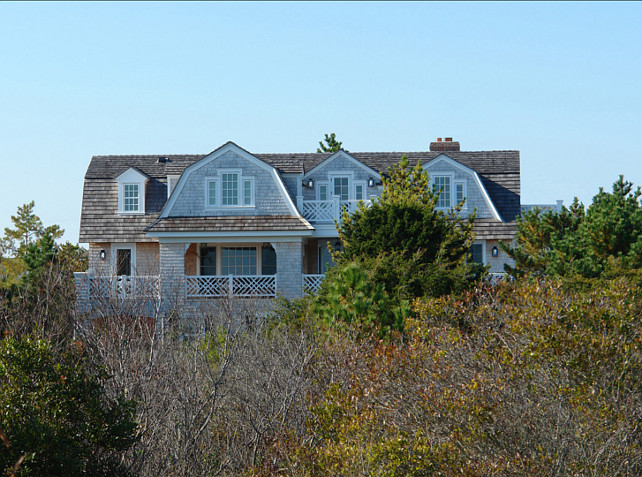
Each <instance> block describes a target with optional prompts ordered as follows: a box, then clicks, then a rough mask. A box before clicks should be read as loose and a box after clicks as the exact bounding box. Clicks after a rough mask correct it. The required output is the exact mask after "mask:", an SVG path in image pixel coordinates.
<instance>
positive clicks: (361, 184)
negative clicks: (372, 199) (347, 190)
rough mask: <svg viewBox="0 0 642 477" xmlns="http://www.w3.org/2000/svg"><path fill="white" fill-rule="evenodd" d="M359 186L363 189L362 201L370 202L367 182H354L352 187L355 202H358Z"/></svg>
mask: <svg viewBox="0 0 642 477" xmlns="http://www.w3.org/2000/svg"><path fill="white" fill-rule="evenodd" d="M357 186H361V187H363V193H362V196H363V197H362V198H361V200H368V183H367V182H366V181H353V186H352V197H353V199H354V200H357Z"/></svg>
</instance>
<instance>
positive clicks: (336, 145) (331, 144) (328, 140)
mask: <svg viewBox="0 0 642 477" xmlns="http://www.w3.org/2000/svg"><path fill="white" fill-rule="evenodd" d="M324 141H325V144H324V143H323V141H319V147H318V148H317V152H337V151H338V150H340V149H341V145H342V144H343V143H342V142H341V141H337V137H336V135H335V134H334V133H330V134H326V135H325V139H324Z"/></svg>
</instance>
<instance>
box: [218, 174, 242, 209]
mask: <svg viewBox="0 0 642 477" xmlns="http://www.w3.org/2000/svg"><path fill="white" fill-rule="evenodd" d="M221 194H222V197H221V204H222V205H224V206H225V205H239V175H238V174H235V173H226V174H221Z"/></svg>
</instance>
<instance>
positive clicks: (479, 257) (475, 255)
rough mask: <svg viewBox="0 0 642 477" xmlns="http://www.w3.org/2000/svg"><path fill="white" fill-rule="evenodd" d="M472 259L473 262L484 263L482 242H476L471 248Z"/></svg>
mask: <svg viewBox="0 0 642 477" xmlns="http://www.w3.org/2000/svg"><path fill="white" fill-rule="evenodd" d="M469 253H470V260H472V262H473V263H480V264H482V265H483V264H484V245H483V244H481V243H475V244H473V246H472V247H470V250H469Z"/></svg>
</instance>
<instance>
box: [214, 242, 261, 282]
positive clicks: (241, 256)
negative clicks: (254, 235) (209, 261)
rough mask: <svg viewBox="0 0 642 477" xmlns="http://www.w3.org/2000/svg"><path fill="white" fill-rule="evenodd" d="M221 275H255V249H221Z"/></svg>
mask: <svg viewBox="0 0 642 477" xmlns="http://www.w3.org/2000/svg"><path fill="white" fill-rule="evenodd" d="M221 275H256V247H221Z"/></svg>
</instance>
